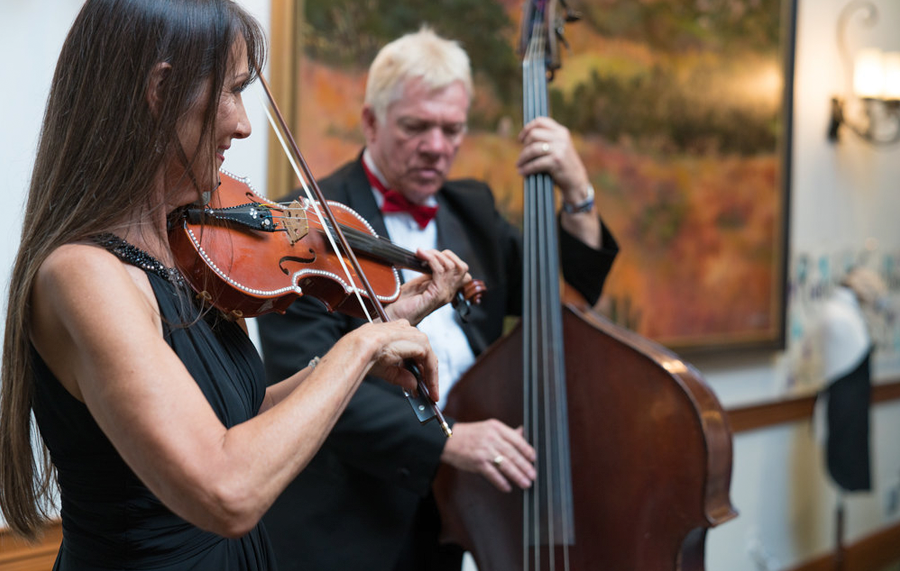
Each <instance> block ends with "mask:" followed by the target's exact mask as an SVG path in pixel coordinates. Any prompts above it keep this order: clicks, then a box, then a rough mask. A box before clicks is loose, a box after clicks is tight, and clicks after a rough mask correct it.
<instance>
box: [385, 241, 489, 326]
mask: <svg viewBox="0 0 900 571" xmlns="http://www.w3.org/2000/svg"><path fill="white" fill-rule="evenodd" d="M417 255H418V256H419V257H420V258H422V259H423V260H425V261H426V262H428V265H429V266H430V267H431V270H432V273H431V274H430V275H429V274H423V275H421V276H419V277H417V278H415V279H414V280H411V281H408V282H406V283H405V284H403V287H402V288H401V289H400V298H399V299H398V300H397V301H395V302H394V303H392V304H390V305H388V306H387V307H386V308H385V311H386V312H387V314H388V316H389V317H390V318H391V319H392V320H393V319H406V320H407V321H409V322H410V323H411V324H413V325H416V324H417V323H419V322H420V321H422V319H424V318H425V316H427V315H428V314H429V313H431V312H432V311H434V310H435V309H437V308H439V307H441V306H443V305H444V304H446V303H447V302H449V301H450V300H452V299H453V296H454V295H456V292H457V291H458V290H459V289H460V288H462V287H463V285H465V284H466V283H468V282H470V281H471V280H472V276H470V275H469V266H468V264H466V263H465V262H463V261H462V260H461V259H460V258H459V256H457V255H456V254H454V253H453V252H451V251H450V250H444V251H443V252H439V251H437V250H419V251H418V252H417Z"/></svg>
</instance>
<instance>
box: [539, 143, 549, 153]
mask: <svg viewBox="0 0 900 571" xmlns="http://www.w3.org/2000/svg"><path fill="white" fill-rule="evenodd" d="M541 151H542V152H543V153H544V154H545V155H546V154H547V153H549V152H550V143H541Z"/></svg>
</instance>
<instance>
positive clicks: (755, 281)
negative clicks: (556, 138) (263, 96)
mask: <svg viewBox="0 0 900 571" xmlns="http://www.w3.org/2000/svg"><path fill="white" fill-rule="evenodd" d="M790 1H793V0H581V1H580V2H578V1H576V0H570V2H569V6H570V8H572V9H574V10H577V11H578V12H579V13H580V16H581V19H580V21H578V22H574V23H570V24H567V25H566V27H565V33H564V36H565V40H566V42H567V43H568V48H563V49H562V67H561V68H560V69H559V70H558V71H556V72H555V74H554V77H553V79H552V81H551V82H550V111H551V115H552V116H553V117H554V118H555V119H556V120H558V121H559V122H561V123H563V124H564V125H566V126H567V127H568V128H569V129H570V130H571V132H572V133H573V137H574V140H575V142H576V146H577V148H578V150H579V151H580V153H581V156H582V158H583V159H584V162H585V164H586V165H587V167H588V169H589V173H590V177H591V181H592V183H593V185H594V188H595V189H596V192H597V205H598V207H599V209H600V212H601V215H602V217H603V219H604V221H605V222H606V223H607V225H608V226H609V227H610V228H611V230H612V232H613V234H614V235H615V236H616V238H617V239H618V241H619V244H620V247H621V253H620V255H619V257H618V259H617V261H616V263H615V265H614V266H613V271H612V273H611V274H610V276H609V279H608V281H607V285H606V288H605V290H604V293H603V297H602V299H601V301H600V302H599V304H598V310H600V311H601V312H603V313H604V314H605V315H607V316H608V317H609V318H610V319H612V320H613V321H615V322H617V323H619V324H620V325H623V326H626V327H628V328H630V329H633V330H635V331H637V332H638V333H640V334H642V335H644V336H646V337H649V338H651V339H654V340H656V341H658V342H660V343H662V344H664V345H667V346H669V347H672V348H674V349H676V350H691V349H707V350H708V349H714V350H717V349H735V348H743V347H774V346H777V345H779V344H780V343H782V342H783V323H784V294H783V283H784V271H785V270H784V257H785V247H786V246H785V236H786V232H787V228H786V216H787V204H788V200H787V198H788V188H787V184H786V183H785V181H786V180H788V178H789V177H788V163H787V160H788V155H787V153H785V152H784V149H785V145H786V143H787V141H788V140H789V139H788V137H789V131H788V129H789V127H790V121H789V117H786V115H787V112H786V111H785V110H787V109H790V105H789V104H790V101H789V99H790V97H789V87H790V86H789V82H787V84H786V82H785V77H786V74H787V73H789V72H790V65H791V63H790V62H791V54H790V51H791V45H790V43H791V38H792V33H791V26H792V25H793V24H792V22H790V21H789V20H790V19H791V16H790V15H791V13H792V9H789V8H788V7H786V6H785V5H784V2H790ZM303 7H304V11H303V18H302V24H300V25H299V26H300V28H301V29H299V30H297V33H298V34H299V38H300V45H301V46H302V50H303V54H302V58H301V64H300V66H299V67H300V69H299V70H298V73H297V75H296V77H297V82H296V86H295V90H296V96H297V100H298V102H299V103H298V105H299V115H298V118H299V125H297V129H296V131H295V132H296V133H299V137H300V143H301V147H302V148H303V149H304V154H305V155H306V158H307V161H308V162H309V164H310V165H311V167H312V168H313V171H314V173H315V174H316V176H325V175H327V174H328V173H330V172H331V171H332V170H333V169H334V168H336V167H337V166H339V165H341V164H343V163H344V162H345V161H347V160H349V159H351V158H354V157H355V156H356V155H357V153H358V152H359V150H360V149H361V147H362V144H363V137H362V132H361V129H360V126H359V119H360V109H361V106H362V100H363V90H364V87H365V79H366V67H367V66H368V64H369V62H371V60H372V58H373V57H374V54H375V53H376V52H377V50H378V49H379V48H380V47H381V46H382V45H384V43H386V42H388V41H390V40H391V39H393V38H395V37H397V36H399V35H401V34H403V33H405V32H409V31H413V30H415V29H417V28H418V27H419V26H420V25H422V24H428V25H430V26H431V27H433V28H434V29H435V30H436V31H437V32H438V33H440V34H441V35H443V36H445V37H449V38H453V39H456V40H458V41H459V42H460V43H461V44H462V45H463V46H464V47H465V48H466V50H467V51H468V52H469V54H470V56H471V59H472V63H473V71H474V74H475V80H476V97H475V100H474V101H473V104H472V109H471V113H470V121H469V129H468V135H467V138H466V140H465V142H464V143H463V147H462V149H461V151H460V154H459V156H458V158H457V161H456V163H455V165H454V171H453V173H452V174H453V176H454V177H476V178H480V179H483V180H485V181H487V182H488V183H489V184H490V185H491V187H492V188H493V189H494V192H495V194H496V196H497V200H498V204H499V205H500V207H501V209H502V210H503V212H504V213H505V214H506V215H507V216H508V218H509V219H510V220H511V221H513V222H514V223H516V224H520V218H521V196H522V181H521V179H520V178H519V177H518V176H517V174H516V170H515V167H514V164H515V158H516V156H517V153H518V146H517V143H516V134H517V133H518V131H519V129H520V128H521V126H522V118H521V116H522V111H521V73H520V60H519V56H518V54H517V50H516V46H517V44H518V42H519V20H520V18H521V12H522V3H521V1H520V0H515V1H514V0H440V1H435V0H406V1H404V2H397V1H395V0H305V2H304V3H303Z"/></svg>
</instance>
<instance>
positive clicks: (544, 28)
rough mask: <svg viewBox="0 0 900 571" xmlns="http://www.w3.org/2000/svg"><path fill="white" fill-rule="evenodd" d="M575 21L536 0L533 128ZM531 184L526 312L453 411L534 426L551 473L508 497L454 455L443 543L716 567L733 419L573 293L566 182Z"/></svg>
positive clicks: (572, 561) (518, 568)
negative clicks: (561, 236)
mask: <svg viewBox="0 0 900 571" xmlns="http://www.w3.org/2000/svg"><path fill="white" fill-rule="evenodd" d="M560 10H565V13H564V14H563V13H560ZM573 16H574V14H573V13H572V12H570V11H568V10H566V9H565V6H563V5H561V4H560V3H559V2H558V0H528V1H527V2H526V8H525V11H524V17H523V23H522V30H523V33H522V37H523V45H524V46H527V47H526V48H525V55H524V58H523V63H522V68H523V84H524V90H523V91H524V100H525V105H524V107H525V113H524V115H525V117H524V119H525V122H526V123H527V122H528V121H529V120H531V119H533V118H535V117H538V116H543V115H546V114H547V81H548V77H550V78H552V73H553V70H555V68H556V67H558V62H559V53H558V52H559V50H558V38H557V34H559V33H560V32H561V27H562V21H563V20H564V19H572V17H573ZM524 186H525V189H524V225H523V234H524V267H525V271H524V275H523V297H524V304H523V308H522V319H521V321H520V323H519V325H517V327H516V328H514V329H513V331H511V332H510V333H509V334H508V335H507V336H505V337H503V338H501V339H500V340H499V341H497V342H496V343H494V344H493V345H492V346H491V347H489V348H488V349H487V350H486V351H485V352H484V353H483V354H482V355H481V356H480V357H479V359H478V360H477V361H476V363H475V365H474V366H473V367H472V368H471V369H470V370H469V371H468V373H467V374H466V375H464V376H463V377H462V378H461V379H460V380H459V382H458V383H457V384H456V385H455V386H454V387H453V389H452V390H451V391H450V393H449V395H448V397H447V401H446V404H445V408H444V412H445V413H446V414H447V415H448V416H451V417H453V418H455V419H456V420H457V421H460V422H474V421H479V420H484V419H488V418H497V419H500V420H502V421H503V422H505V423H506V424H508V425H509V426H522V427H523V428H524V432H525V436H526V438H527V439H528V440H529V442H530V443H531V444H532V445H533V446H534V447H535V449H536V450H537V455H538V459H537V461H536V464H535V468H536V470H537V473H538V476H537V478H536V480H535V482H534V484H533V486H532V487H531V488H529V489H527V490H524V491H523V490H517V491H514V492H512V493H503V492H500V491H498V490H497V489H496V488H494V487H493V486H492V485H491V484H490V483H489V482H488V481H487V480H485V479H484V478H482V477H481V476H480V475H477V474H473V473H467V472H462V471H459V470H456V469H454V468H452V467H450V466H448V465H446V464H443V465H441V467H440V468H439V471H438V475H437V478H436V480H435V483H434V493H435V498H436V500H437V503H438V508H439V510H440V512H441V520H442V525H443V529H442V535H443V537H442V539H443V540H444V541H447V542H452V543H456V544H459V545H461V546H463V547H464V548H465V549H467V550H468V551H470V552H471V553H472V555H473V557H474V559H475V561H476V563H477V565H478V569H479V571H507V570H508V571H513V570H515V571H522V570H528V571H530V570H535V571H540V570H547V569H549V570H556V569H561V570H566V571H569V570H573V569H575V570H606V571H664V570H675V571H702V570H703V569H704V547H705V539H706V532H707V530H708V529H709V528H711V527H713V526H716V525H719V524H721V523H723V522H725V521H727V520H729V519H731V518H733V517H735V516H736V515H737V514H736V512H735V510H734V509H733V508H732V506H731V503H730V500H729V486H730V481H731V465H732V441H731V430H730V428H729V425H728V420H727V417H726V415H725V413H724V411H723V409H722V407H721V405H720V404H719V402H718V400H717V399H716V397H715V395H714V394H713V392H712V391H711V390H710V389H709V387H708V386H707V385H706V384H705V383H704V381H703V380H702V377H701V375H700V373H699V372H698V371H697V370H696V369H694V368H693V367H692V366H691V365H689V364H688V363H686V362H685V361H683V360H681V359H680V358H679V357H678V356H677V355H675V354H673V353H672V352H670V351H668V350H666V349H664V348H663V347H661V346H659V345H657V344H656V343H653V342H652V341H649V340H647V339H645V338H643V337H641V336H639V335H637V334H635V333H633V332H630V331H627V330H625V329H622V328H620V327H617V326H616V325H614V324H612V323H611V322H609V321H608V320H606V319H605V318H604V317H603V316H601V315H600V314H599V313H597V312H596V311H594V310H593V309H592V308H590V307H589V306H588V305H587V303H586V302H584V301H583V300H579V299H576V298H575V295H577V294H575V295H572V294H568V292H565V293H566V295H564V292H563V291H562V288H561V286H560V282H559V278H558V276H559V256H558V253H557V241H556V215H555V207H554V202H553V195H554V193H553V181H552V179H550V177H549V176H548V175H533V176H529V177H528V178H527V179H526V181H525V185H524ZM563 298H565V301H563Z"/></svg>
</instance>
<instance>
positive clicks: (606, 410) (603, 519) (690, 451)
mask: <svg viewBox="0 0 900 571" xmlns="http://www.w3.org/2000/svg"><path fill="white" fill-rule="evenodd" d="M563 331H564V337H565V347H566V350H565V368H566V377H567V378H566V386H567V392H568V413H569V435H570V443H569V444H570V449H571V461H572V467H571V468H572V469H571V473H572V489H573V496H574V502H573V505H572V507H573V509H574V523H575V529H574V530H573V532H574V533H573V535H574V542H573V543H572V544H571V545H569V546H568V549H567V551H568V554H564V553H563V549H562V548H561V546H559V545H557V546H555V547H554V549H553V550H552V551H553V553H554V557H555V567H552V566H551V565H550V563H549V560H548V558H547V553H548V552H549V551H550V550H548V548H547V546H546V545H543V546H541V552H542V553H543V555H542V557H541V558H542V559H543V563H538V564H535V563H534V562H533V561H531V560H530V559H531V557H532V555H533V553H534V546H533V545H523V531H522V530H523V529H524V526H526V525H531V524H532V522H525V521H523V492H522V491H515V492H512V493H509V494H504V493H502V492H499V491H498V490H497V489H495V488H494V487H493V486H492V485H491V484H490V483H488V482H487V481H486V480H484V478H482V477H480V476H479V475H476V474H470V473H464V472H460V471H456V470H454V469H452V468H449V467H447V466H442V467H441V469H440V471H439V474H438V478H437V480H436V482H435V494H436V497H437V500H438V505H439V508H440V510H441V516H442V521H443V523H444V536H445V537H444V538H445V539H446V540H447V541H451V542H454V543H459V544H460V545H463V546H464V547H466V548H467V549H468V550H470V551H471V552H472V553H473V555H474V557H475V559H476V562H477V564H478V568H479V571H501V570H509V571H512V570H517V571H521V570H522V569H551V568H556V569H578V570H595V569H597V570H609V571H637V570H640V571H663V570H683V571H688V570H691V571H699V570H702V569H704V563H703V554H704V543H705V537H706V531H707V528H710V527H713V526H715V525H718V524H720V523H723V522H725V521H727V520H728V519H731V518H732V517H734V516H735V515H736V513H735V512H734V510H733V509H732V506H731V503H730V501H729V497H728V490H729V485H730V480H731V460H732V457H731V432H730V429H729V427H728V422H727V418H726V416H725V414H724V412H723V410H722V408H721V406H720V404H719V402H718V400H717V399H716V398H715V396H714V395H713V393H712V392H711V391H710V389H709V388H708V387H707V386H706V384H705V383H704V382H703V381H702V379H701V378H700V376H699V374H698V373H697V372H696V371H695V370H694V369H693V368H692V367H690V366H689V365H687V364H686V363H685V362H683V361H682V360H680V359H679V358H677V357H676V356H675V355H674V354H672V353H671V352H669V351H667V350H666V349H664V348H662V347H660V346H659V345H657V344H655V343H653V342H651V341H649V340H647V339H644V338H642V337H640V336H638V335H636V334H634V333H632V332H630V331H627V330H624V329H622V328H620V327H617V326H615V325H613V324H612V323H610V322H609V321H607V320H606V319H605V318H603V317H602V316H600V315H599V314H597V313H595V312H593V311H591V310H589V309H584V308H576V307H575V306H573V305H567V306H566V307H565V308H564V310H563ZM521 363H522V338H521V330H520V329H518V328H517V329H516V330H514V331H513V332H512V333H511V334H509V335H508V336H506V337H504V338H503V339H501V340H500V341H498V342H497V343H496V344H494V345H493V346H492V347H490V348H489V349H488V350H487V351H486V352H485V354H483V355H482V357H481V358H480V359H479V361H478V362H477V363H476V365H475V366H474V367H473V368H472V369H471V370H470V371H469V373H468V374H467V375H466V376H464V377H463V378H462V379H461V380H460V382H459V383H458V384H457V386H455V387H454V389H453V390H452V391H451V393H450V395H449V396H448V400H447V404H446V407H445V409H444V410H445V412H446V413H447V414H448V415H449V416H451V417H454V418H456V419H457V420H459V421H461V422H470V421H476V420H481V419H485V418H490V417H495V418H499V419H500V420H503V421H504V422H506V423H507V424H509V425H510V426H520V425H521V424H522V415H523V413H522V406H521V403H522V384H521V377H522V366H521ZM538 461H539V462H540V459H539V460H538ZM566 557H567V558H568V565H566V561H565V558H566ZM529 565H530V566H529Z"/></svg>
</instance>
